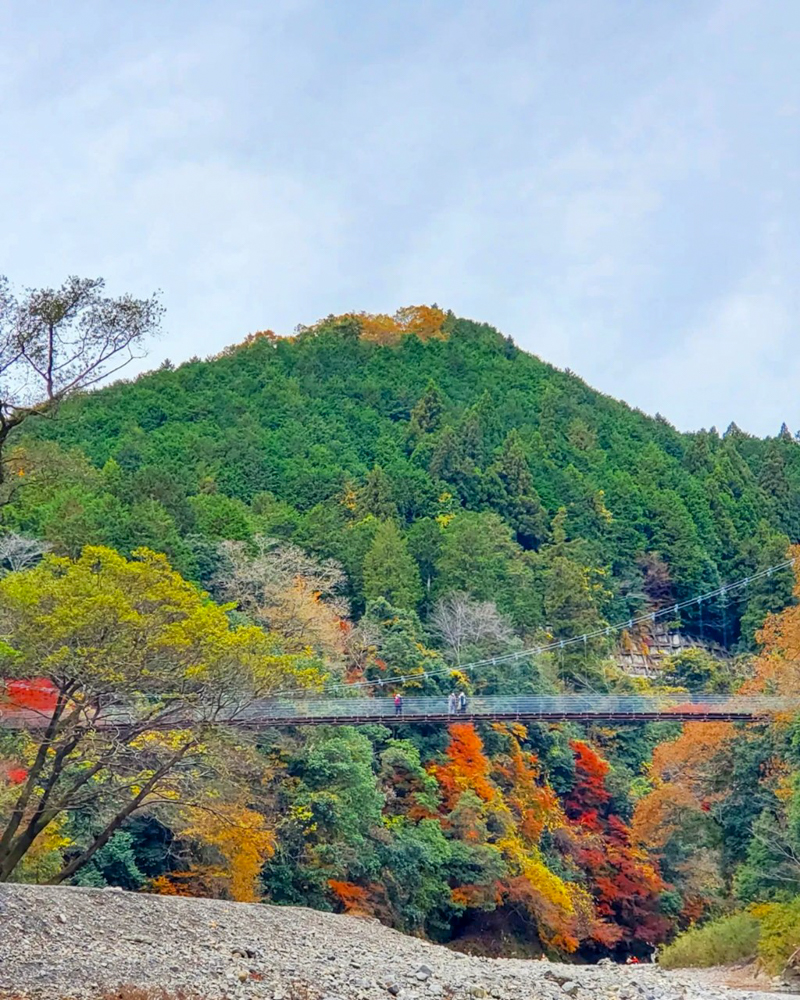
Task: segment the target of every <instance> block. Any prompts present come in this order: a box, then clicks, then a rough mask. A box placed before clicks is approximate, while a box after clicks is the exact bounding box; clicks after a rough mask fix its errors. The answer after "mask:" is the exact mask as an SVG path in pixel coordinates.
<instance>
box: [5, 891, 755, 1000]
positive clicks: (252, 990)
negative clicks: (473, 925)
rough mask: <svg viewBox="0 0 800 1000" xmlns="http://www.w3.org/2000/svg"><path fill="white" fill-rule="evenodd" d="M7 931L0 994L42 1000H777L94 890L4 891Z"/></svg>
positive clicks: (256, 912)
mask: <svg viewBox="0 0 800 1000" xmlns="http://www.w3.org/2000/svg"><path fill="white" fill-rule="evenodd" d="M0 929H2V932H3V933H2V934H1V935H0V996H4V997H5V996H8V997H23V996H26V997H32V998H35V1000H64V998H65V997H70V998H81V1000H82V998H87V1000H88V998H93V997H97V996H102V995H103V994H112V992H113V994H114V995H117V994H116V991H118V990H119V988H120V986H126V985H127V986H128V987H129V988H130V987H140V988H150V989H155V990H158V989H159V988H164V989H167V990H169V991H174V992H178V991H180V995H181V996H187V995H188V996H197V997H199V998H209V1000H211V998H217V997H226V996H241V997H254V998H257V997H266V998H269V1000H321V998H325V997H328V998H332V997H339V998H342V1000H345V998H346V1000H350V998H352V1000H385V998H387V997H392V996H397V997H399V998H400V1000H436V998H438V997H452V998H453V1000H466V998H482V997H492V998H495V1000H562V998H566V997H572V998H573V1000H612V998H613V1000H624V998H628V997H629V998H632V1000H633V998H639V997H648V998H650V1000H677V998H679V997H680V998H681V1000H736V998H737V997H739V998H741V1000H745V997H747V998H749V1000H760V998H762V997H763V998H766V997H767V996H771V995H773V994H767V993H758V992H755V993H753V992H749V991H748V992H747V993H746V994H745V993H742V992H740V991H739V990H729V989H726V988H725V987H724V986H721V985H718V982H719V979H720V978H721V977H718V982H717V983H714V981H713V980H711V979H709V978H702V979H699V978H697V977H696V976H692V974H690V973H686V972H682V973H669V974H667V973H664V972H663V971H662V970H661V969H659V968H657V967H654V966H645V965H642V966H634V967H631V966H627V967H626V966H608V967H605V968H597V967H595V968H587V967H576V966H567V965H558V964H555V963H549V962H521V961H513V960H490V959H481V958H471V957H467V956H466V955H462V954H459V953H457V952H452V951H448V950H447V949H446V948H441V947H437V946H435V945H430V944H427V943H426V942H424V941H420V940H418V939H416V938H411V937H405V936H403V935H402V934H398V933H396V932H394V931H391V930H388V929H387V928H383V927H381V926H380V924H378V923H377V921H366V920H363V919H357V918H354V917H342V916H333V915H332V914H323V913H315V912H313V911H311V910H303V909H299V908H294V907H291V908H290V907H280V908H275V907H269V906H258V907H253V906H245V905H243V904H230V903H222V902H218V901H215V900H185V899H160V898H153V897H147V896H135V895H133V894H131V893H117V892H107V891H98V890H87V889H54V888H52V887H50V888H35V887H25V886H11V887H4V888H0ZM128 992H129V993H130V995H131V996H135V993H133V991H132V990H130V989H129V991H128ZM123 995H124V994H123ZM154 995H155V996H159V995H160V994H159V993H158V992H156V993H155V994H154Z"/></svg>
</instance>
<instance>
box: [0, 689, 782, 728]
mask: <svg viewBox="0 0 800 1000" xmlns="http://www.w3.org/2000/svg"><path fill="white" fill-rule="evenodd" d="M798 710H800V699H788V698H759V697H751V698H743V697H735V696H728V695H691V694H664V695H648V696H645V695H577V694H571V695H530V696H509V695H495V696H488V697H473V698H470V699H469V700H468V702H467V707H466V711H465V712H463V713H458V712H457V713H455V714H453V713H451V712H449V711H448V704H447V699H445V698H442V697H441V696H437V697H407V698H404V699H403V705H402V711H401V712H400V713H397V711H396V709H395V706H394V703H393V701H392V699H391V698H368V697H363V698H322V697H318V698H306V699H304V700H288V699H279V698H272V699H268V700H262V701H257V702H251V703H249V704H248V705H246V706H242V705H233V704H231V705H229V706H227V708H224V709H222V710H221V711H220V709H219V706H217V707H216V708H215V709H214V710H213V711H212V710H210V709H209V710H205V709H204V708H203V706H201V705H195V706H193V707H191V708H189V707H184V708H183V709H182V710H180V711H179V712H178V713H176V714H174V715H173V714H170V715H169V716H168V717H166V716H165V717H164V718H163V719H162V720H161V723H160V724H161V726H162V727H163V728H175V729H178V728H182V727H186V726H189V725H192V724H194V723H196V722H199V721H211V720H213V721H215V722H226V723H228V724H231V725H234V726H240V727H243V728H249V729H263V728H274V727H277V726H358V725H367V724H369V723H380V724H382V725H398V724H409V723H411V724H419V725H421V724H426V723H427V724H434V725H442V724H448V723H454V722H564V721H574V722H604V721H605V722H615V723H624V722H632V723H635V722H638V723H642V722H659V721H671V722H687V721H691V722H748V721H751V720H753V719H759V718H765V717H768V716H769V715H771V714H774V713H776V712H788V711H798ZM134 721H135V716H134V715H133V714H131V713H130V712H129V711H126V709H125V707H124V706H122V705H118V706H115V707H114V708H111V707H110V706H107V707H106V708H105V709H104V710H103V712H102V713H101V714H100V715H99V716H98V717H96V718H95V720H94V724H95V725H96V726H99V727H101V728H102V727H123V728H124V727H125V726H128V725H130V724H132V723H133V722H134ZM46 723H47V718H46V714H40V713H36V712H31V711H25V710H21V711H20V710H17V711H15V710H13V708H12V707H11V706H9V705H6V706H5V708H3V707H0V727H6V728H41V727H42V726H44V725H46Z"/></svg>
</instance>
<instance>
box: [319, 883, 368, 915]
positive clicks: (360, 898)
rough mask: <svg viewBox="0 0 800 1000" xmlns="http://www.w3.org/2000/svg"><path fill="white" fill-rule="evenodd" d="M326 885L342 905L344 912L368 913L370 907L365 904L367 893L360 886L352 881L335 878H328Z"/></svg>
mask: <svg viewBox="0 0 800 1000" xmlns="http://www.w3.org/2000/svg"><path fill="white" fill-rule="evenodd" d="M328 885H329V886H330V888H331V890H332V891H333V893H334V895H335V896H336V898H337V899H338V900H339V902H340V903H341V904H342V906H343V907H344V912H345V913H351V914H369V913H370V908H369V906H368V904H367V900H368V895H369V894H368V893H367V890H366V889H364V888H363V887H362V886H360V885H356V884H355V883H354V882H339V881H337V880H336V879H329V880H328Z"/></svg>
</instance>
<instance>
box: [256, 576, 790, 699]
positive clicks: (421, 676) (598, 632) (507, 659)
mask: <svg viewBox="0 0 800 1000" xmlns="http://www.w3.org/2000/svg"><path fill="white" fill-rule="evenodd" d="M795 561H796V560H795V559H786V560H785V561H784V562H781V563H776V564H775V565H774V566H769V567H767V568H766V569H763V570H760V571H759V572H757V573H752V574H751V575H750V576H745V577H742V578H741V579H740V580H735V581H734V582H733V583H726V584H723V585H722V586H720V587H717V588H716V589H715V590H709V591H708V592H707V593H705V594H700V595H698V596H697V597H690V598H687V599H686V600H683V601H677V602H676V603H674V604H671V605H669V607H666V608H662V609H661V610H660V611H649V612H648V613H647V614H643V615H639V616H638V617H636V618H628V619H627V620H625V621H620V622H615V623H614V624H613V625H605V626H601V627H600V628H596V629H594V630H592V631H590V632H584V633H582V634H581V635H575V636H571V637H570V638H568V639H555V640H553V641H552V642H548V643H542V644H540V645H538V646H531V647H529V648H526V649H518V650H515V651H513V652H509V653H501V654H499V655H497V656H487V657H485V658H484V659H482V660H473V661H472V662H471V663H462V664H460V665H457V666H450V667H444V668H442V669H440V670H429V671H422V672H420V673H414V674H404V675H402V676H399V677H392V678H386V679H385V680H384V679H382V678H381V679H377V680H360V681H353V682H347V681H335V682H334V683H332V684H330V685H324V686H323V689H322V691H318V692H314V693H313V694H312V693H311V692H309V689H308V688H287V689H285V690H283V691H276V692H274V693H273V694H272V695H270V698H285V697H288V696H290V695H305V696H306V698H308V697H309V696H311V697H318V696H319V695H320V694H322V693H324V692H326V691H332V690H336V689H343V690H347V691H351V690H353V689H354V688H360V687H376V686H378V687H383V686H384V684H387V685H395V684H403V683H405V682H407V681H421V680H426V679H428V678H431V677H443V676H448V675H451V674H453V673H455V672H457V671H461V672H467V671H473V670H477V669H480V668H482V667H488V666H497V665H498V664H501V663H513V662H514V661H515V660H520V659H523V658H525V657H528V656H539V655H541V654H542V653H549V652H552V651H553V650H559V651H560V652H561V657H562V658H563V650H564V649H565V648H567V647H568V646H574V645H576V644H577V643H588V641H589V640H590V639H598V638H606V637H608V636H611V635H613V634H615V633H617V632H622V631H624V630H625V629H628V630H630V629H631V628H633V626H634V625H641V624H643V623H644V622H655V621H657V620H658V619H659V618H665V617H667V616H668V615H675V614H677V613H678V612H679V611H681V610H683V609H684V608H689V607H692V606H693V605H699V607H700V613H701V615H702V607H703V602H704V601H709V600H713V599H714V598H715V597H724V598H725V612H727V595H728V594H729V593H730V592H731V591H733V590H739V589H741V588H743V587H747V586H749V585H750V584H751V583H754V582H755V581H756V580H762V579H765V578H767V577H770V576H772V574H773V573H776V572H778V571H779V570H782V569H787V568H788V567H790V566H793V565H794V564H795ZM726 631H727V628H726Z"/></svg>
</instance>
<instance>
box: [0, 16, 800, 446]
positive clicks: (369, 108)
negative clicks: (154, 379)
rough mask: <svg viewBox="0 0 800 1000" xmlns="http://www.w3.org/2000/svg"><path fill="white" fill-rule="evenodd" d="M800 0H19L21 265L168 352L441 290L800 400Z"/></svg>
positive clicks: (697, 403) (8, 250) (715, 389)
mask: <svg viewBox="0 0 800 1000" xmlns="http://www.w3.org/2000/svg"><path fill="white" fill-rule="evenodd" d="M798 51H800V3H798V2H797V0H715V2H710V0H709V2H707V0H693V2H688V0H552V2H551V0H520V2H516V0H491V2H490V0H483V2H470V0H453V2H449V0H419V2H412V0H408V2H405V0H381V2H379V3H375V2H374V0H372V2H367V0H363V2H362V0H338V2H333V0H268V2H267V0H259V2H253V0H249V2H248V0H225V2H219V0H205V2H204V0H191V2H189V0H172V2H170V3H164V2H163V0H135V2H134V0H115V2H114V3H108V2H107V0H96V2H94V0H69V2H67V0H41V2H39V3H36V4H32V3H30V2H29V0H0V137H2V139H1V140H0V150H1V151H2V156H1V157H0V273H5V274H7V275H8V277H9V279H10V280H11V281H12V283H14V284H15V285H16V286H18V287H20V288H21V287H24V286H33V287H39V286H47V285H58V284H60V283H61V281H62V280H63V279H64V278H65V277H66V276H67V275H68V274H78V275H81V276H86V277H89V276H91V277H95V276H103V277H104V278H105V279H106V280H107V283H108V284H107V288H108V291H109V293H111V294H121V293H122V292H130V293H132V294H135V295H141V296H144V295H147V294H149V293H150V292H152V291H153V290H155V289H161V290H162V293H163V303H164V305H165V306H166V309H167V312H166V316H165V320H164V332H163V335H162V337H161V338H160V340H159V341H158V342H156V343H154V344H153V345H152V347H151V350H150V353H149V357H148V363H147V365H148V367H156V366H157V365H158V363H160V362H161V361H162V360H163V359H164V358H167V357H168V358H170V359H171V360H172V361H173V362H175V363H177V362H180V361H182V360H185V359H187V358H189V357H191V356H195V355H199V356H201V357H202V356H206V355H209V354H213V353H215V352H217V351H219V350H220V349H221V348H222V347H224V346H226V345H228V344H231V343H234V342H238V341H241V340H242V339H244V337H245V336H246V335H247V334H248V333H250V332H252V331H255V330H262V329H272V330H274V331H275V332H276V333H279V334H290V333H292V331H293V330H294V328H295V326H296V325H297V324H309V323H312V322H314V321H315V320H317V319H319V318H320V317H322V316H326V315H328V314H330V313H343V312H350V311H361V310H365V311H368V312H394V311H395V310H396V309H398V308H399V307H401V306H404V305H410V304H421V303H427V304H432V303H437V304H438V305H440V306H442V307H443V308H449V309H452V310H453V311H454V312H455V313H457V314H458V315H461V316H467V317H470V318H472V319H477V320H483V321H486V322H489V323H491V324H492V325H494V326H496V327H498V328H499V329H500V330H501V331H502V332H503V333H505V334H510V335H511V336H513V338H514V339H515V341H516V342H517V343H518V344H519V345H520V346H521V347H523V348H525V349H526V350H529V351H532V352H533V353H535V354H537V355H539V356H540V357H541V358H543V359H544V360H546V361H549V362H551V363H552V364H555V365H558V366H559V367H562V368H569V369H571V370H573V371H575V372H576V373H578V374H579V375H581V376H582V377H583V378H584V379H585V380H586V381H587V382H589V383H590V384H591V385H593V386H595V387H596V388H598V389H600V390H602V391H603V392H606V393H609V394H611V395H613V396H616V397H619V398H622V399H624V400H626V401H627V402H628V403H630V404H631V405H633V406H638V407H640V408H641V409H643V410H645V411H647V412H649V413H655V412H660V413H662V414H663V415H664V416H665V417H667V418H668V419H669V420H670V421H671V422H672V423H674V424H675V425H676V426H677V427H679V428H680V429H682V430H694V429H698V428H700V427H710V426H711V425H716V426H717V427H718V428H719V429H720V430H723V429H724V428H725V427H727V425H728V424H729V423H730V422H731V421H735V422H736V423H737V424H738V425H739V426H740V427H742V428H743V429H745V430H747V431H750V432H751V433H755V434H760V435H766V434H771V435H774V434H776V433H777V432H778V429H779V427H780V425H781V422H783V421H786V422H787V423H788V425H789V427H790V428H791V429H792V431H795V430H797V429H798V428H800V392H798V388H800V336H798V335H799V334H800V282H798V273H799V271H800V60H798V56H797V53H798Z"/></svg>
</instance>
